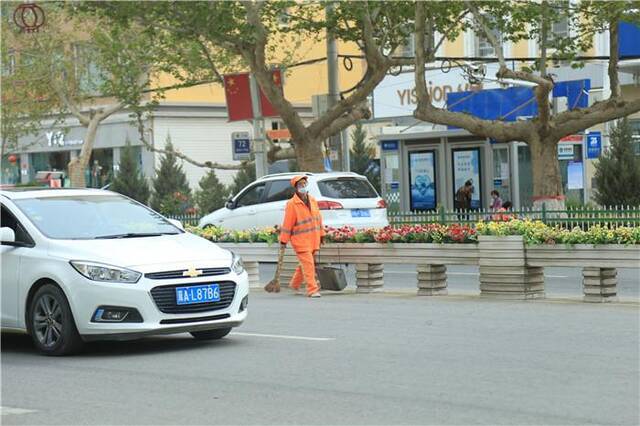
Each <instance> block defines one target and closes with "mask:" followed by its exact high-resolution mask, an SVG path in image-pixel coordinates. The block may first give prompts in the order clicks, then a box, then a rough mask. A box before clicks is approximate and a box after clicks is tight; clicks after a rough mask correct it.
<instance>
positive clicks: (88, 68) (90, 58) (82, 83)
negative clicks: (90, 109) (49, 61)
mask: <svg viewBox="0 0 640 426" xmlns="http://www.w3.org/2000/svg"><path fill="white" fill-rule="evenodd" d="M73 51H74V61H75V74H76V81H77V82H78V89H79V90H80V91H81V92H83V93H85V94H88V95H99V94H100V88H101V86H102V84H103V83H104V81H105V77H104V74H103V72H102V70H101V69H100V67H99V66H98V63H97V58H96V53H95V49H93V48H92V47H91V45H90V44H87V43H76V44H74V45H73Z"/></svg>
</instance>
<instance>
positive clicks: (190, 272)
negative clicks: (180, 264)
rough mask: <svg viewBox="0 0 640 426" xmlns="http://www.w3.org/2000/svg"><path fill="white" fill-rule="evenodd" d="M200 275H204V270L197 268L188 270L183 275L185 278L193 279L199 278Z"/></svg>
mask: <svg viewBox="0 0 640 426" xmlns="http://www.w3.org/2000/svg"><path fill="white" fill-rule="evenodd" d="M200 275H202V270H200V269H196V268H189V269H188V270H186V271H184V272H183V273H182V276H183V277H191V278H195V277H199V276H200Z"/></svg>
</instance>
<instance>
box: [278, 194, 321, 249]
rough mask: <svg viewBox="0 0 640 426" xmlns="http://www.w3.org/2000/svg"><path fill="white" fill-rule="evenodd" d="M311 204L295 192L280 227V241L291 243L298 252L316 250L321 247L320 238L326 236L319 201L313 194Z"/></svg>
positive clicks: (288, 203) (310, 199)
mask: <svg viewBox="0 0 640 426" xmlns="http://www.w3.org/2000/svg"><path fill="white" fill-rule="evenodd" d="M308 197H309V205H310V206H311V208H309V207H307V205H306V204H305V203H304V201H302V200H301V199H300V197H298V194H294V195H293V197H291V199H290V200H289V201H288V202H287V208H286V210H285V213H284V221H283V222H282V228H281V229H280V242H281V243H285V244H286V243H289V242H291V245H292V246H293V249H294V250H295V251H296V252H307V251H311V252H313V251H316V250H319V249H320V238H321V237H322V236H324V227H323V226H322V216H321V215H320V209H318V202H317V201H316V199H315V198H313V197H312V196H311V195H309V196H308Z"/></svg>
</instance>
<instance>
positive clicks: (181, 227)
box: [167, 219, 184, 231]
mask: <svg viewBox="0 0 640 426" xmlns="http://www.w3.org/2000/svg"><path fill="white" fill-rule="evenodd" d="M167 220H168V221H169V222H171V224H172V225H173V226H175V227H176V228H178V229H181V230H183V231H184V226H183V225H182V222H180V221H179V220H177V219H167Z"/></svg>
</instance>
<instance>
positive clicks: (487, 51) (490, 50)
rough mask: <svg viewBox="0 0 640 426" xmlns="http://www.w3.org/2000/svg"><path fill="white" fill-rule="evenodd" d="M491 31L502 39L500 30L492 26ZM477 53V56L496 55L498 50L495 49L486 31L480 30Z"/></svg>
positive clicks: (477, 38)
mask: <svg viewBox="0 0 640 426" xmlns="http://www.w3.org/2000/svg"><path fill="white" fill-rule="evenodd" d="M491 33H492V34H493V36H494V37H495V38H496V39H497V40H498V41H500V37H501V34H500V31H498V30H497V29H495V28H492V29H491ZM476 54H477V56H479V57H482V58H486V57H493V56H496V50H495V49H494V47H493V45H492V44H491V42H490V41H489V39H488V38H487V36H486V35H485V34H484V32H479V33H478V35H477V36H476Z"/></svg>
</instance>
